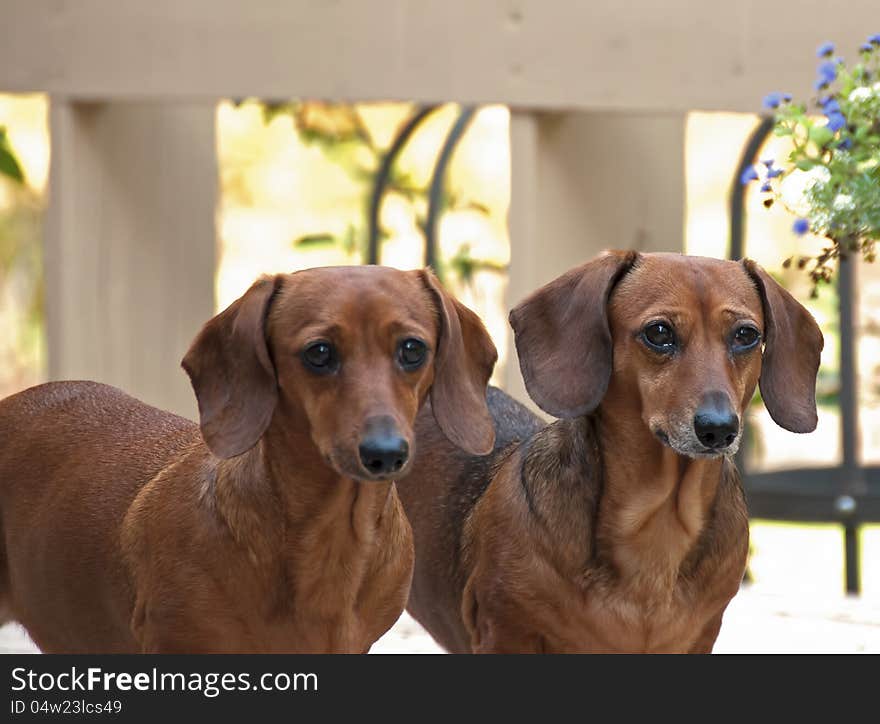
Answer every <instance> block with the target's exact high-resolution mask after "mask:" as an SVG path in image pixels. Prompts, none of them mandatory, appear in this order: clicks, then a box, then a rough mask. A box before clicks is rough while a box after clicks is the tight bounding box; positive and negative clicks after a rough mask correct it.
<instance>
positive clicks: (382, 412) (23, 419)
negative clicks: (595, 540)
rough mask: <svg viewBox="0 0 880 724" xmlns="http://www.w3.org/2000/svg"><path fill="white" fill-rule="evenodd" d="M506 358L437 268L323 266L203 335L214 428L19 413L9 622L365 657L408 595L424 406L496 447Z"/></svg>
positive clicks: (71, 641) (202, 392)
mask: <svg viewBox="0 0 880 724" xmlns="http://www.w3.org/2000/svg"><path fill="white" fill-rule="evenodd" d="M494 361H495V349H494V347H493V346H492V343H491V341H490V339H489V337H488V335H487V334H486V332H485V329H484V328H483V325H482V324H481V322H480V321H479V319H478V318H477V317H476V315H474V314H473V313H472V312H470V311H469V310H468V309H466V308H465V307H463V306H462V305H460V304H459V303H458V302H456V301H455V300H454V299H452V298H451V297H450V296H449V295H448V294H446V293H445V292H444V291H443V289H442V288H441V287H440V286H439V285H438V283H437V281H436V280H435V279H434V277H433V275H432V274H430V273H429V272H423V271H415V272H402V271H397V270H394V269H388V268H383V267H354V268H347V267H339V268H327V269H311V270H307V271H303V272H299V273H296V274H289V275H277V276H274V277H266V278H263V279H261V280H259V281H257V282H256V283H255V284H254V285H253V286H252V287H251V288H250V289H249V290H248V291H247V293H246V294H245V295H244V296H243V297H242V298H241V299H239V300H238V301H236V302H235V303H233V304H232V305H231V306H230V307H229V308H228V309H227V310H226V311H224V312H222V313H221V314H219V315H217V316H216V317H214V318H213V319H212V320H210V321H209V322H208V323H207V324H206V325H205V326H204V328H203V329H202V331H201V332H200V333H199V335H198V337H197V338H196V339H195V341H194V343H193V345H192V347H191V348H190V350H189V352H188V353H187V355H186V357H185V358H184V360H183V366H184V367H185V369H186V371H187V372H188V373H189V375H190V378H191V380H192V383H193V387H194V389H195V393H196V396H197V398H198V402H199V410H200V413H201V434H200V432H199V427H197V426H196V425H195V424H193V423H191V422H189V421H188V420H184V419H182V418H180V417H176V416H175V415H172V414H170V413H167V412H163V411H160V410H157V409H155V408H152V407H149V406H147V405H145V404H142V403H141V402H138V401H137V400H135V399H133V398H131V397H128V396H127V395H125V394H123V393H122V392H120V391H118V390H116V389H114V388H112V387H107V386H105V385H99V384H95V383H91V382H63V383H51V384H47V385H41V386H39V387H34V388H31V389H29V390H25V391H24V392H21V393H19V394H17V395H14V396H12V397H9V398H7V399H6V400H3V401H2V402H0V441H2V444H0V515H2V518H0V521H2V538H3V540H4V541H5V543H4V546H3V548H2V550H0V607H2V612H3V614H4V617H5V618H7V619H15V620H18V621H19V622H21V623H22V624H23V625H24V627H25V628H26V629H27V631H28V633H29V634H30V635H31V636H32V638H33V639H34V641H35V642H36V643H37V645H38V646H39V647H40V648H41V649H43V650H44V651H48V652H171V653H174V652H235V651H240V652H341V651H345V652H364V651H367V650H368V649H369V648H370V646H371V645H372V643H373V642H374V641H375V640H376V639H377V638H379V636H381V635H382V634H383V633H384V632H385V631H386V630H387V629H388V628H389V627H390V626H391V625H392V624H393V623H394V621H395V620H396V619H397V617H398V616H399V615H400V613H401V611H402V610H403V607H404V604H405V602H406V597H407V592H408V589H409V584H410V578H411V574H412V563H413V547H412V537H411V531H410V527H409V524H408V522H407V520H406V517H405V515H404V513H403V510H402V509H401V506H400V501H399V499H398V497H397V493H396V491H395V484H394V483H393V482H392V481H393V480H395V479H397V478H399V477H400V476H402V475H404V474H405V473H406V471H407V469H408V468H409V466H410V465H411V464H412V459H413V455H414V453H415V450H414V445H413V424H414V421H415V418H416V414H417V412H418V410H419V408H420V406H421V405H422V403H423V402H424V401H425V399H426V397H427V396H428V395H429V394H430V397H431V399H432V400H433V403H434V404H433V406H432V407H433V410H434V415H435V417H436V421H437V424H438V425H439V427H440V429H442V430H443V431H444V434H445V435H447V436H448V439H449V440H450V441H452V443H453V444H454V445H455V446H462V447H463V448H465V449H467V450H470V451H471V452H472V453H480V452H482V453H485V452H486V451H487V450H489V449H491V447H492V438H493V431H492V425H491V419H490V418H489V415H488V411H487V409H486V403H485V386H486V383H487V381H488V378H489V375H490V373H491V370H492V366H493V364H494Z"/></svg>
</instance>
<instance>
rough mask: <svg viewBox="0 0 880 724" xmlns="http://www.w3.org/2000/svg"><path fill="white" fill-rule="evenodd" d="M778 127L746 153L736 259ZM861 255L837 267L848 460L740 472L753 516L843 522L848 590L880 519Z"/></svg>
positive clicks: (734, 231) (736, 195)
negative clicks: (868, 412) (866, 452)
mask: <svg viewBox="0 0 880 724" xmlns="http://www.w3.org/2000/svg"><path fill="white" fill-rule="evenodd" d="M772 129H773V118H772V117H766V118H762V119H761V122H760V123H759V124H758V125H757V126H756V128H755V130H754V131H753V132H752V134H751V135H750V136H749V139H748V141H747V142H746V145H745V147H744V149H743V153H742V155H741V157H740V162H739V165H738V168H737V169H736V175H735V176H734V178H733V183H732V185H731V191H730V258H731V259H741V258H742V257H743V251H744V235H745V191H746V189H745V187H744V185H743V184H742V183H741V180H740V179H741V177H742V174H743V172H744V171H745V170H746V169H747V168H748V167H749V166H751V165H753V164H754V163H756V161H757V160H758V154H759V153H760V150H761V148H762V146H763V145H764V142H765V141H766V140H767V137H768V136H769V135H770V132H771V131H772ZM854 260H855V257H851V259H850V260H842V261H841V262H840V264H839V265H838V271H837V290H838V314H839V315H840V395H839V401H840V419H841V425H840V435H841V448H842V459H841V463H840V465H838V466H834V467H828V468H797V469H793V470H780V471H777V472H770V473H750V472H748V471H746V470H745V469H744V465H743V462H744V460H745V457H744V456H743V455H740V457H739V463H740V470H742V471H743V483H744V486H745V490H746V497H747V500H748V505H749V514H750V515H751V516H752V517H753V518H766V519H770V520H786V521H804V522H823V523H840V524H841V525H842V526H843V529H844V550H845V560H846V591H847V593H859V590H860V587H861V586H860V580H859V546H858V532H859V527H860V526H861V525H862V524H863V523H867V522H878V521H880V467H863V466H861V465H860V464H859V451H858V397H857V389H856V384H857V370H856V364H857V359H856V339H855V326H854V309H855V304H856V284H855V278H854V277H855V269H854Z"/></svg>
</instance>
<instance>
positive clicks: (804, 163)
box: [795, 158, 816, 171]
mask: <svg viewBox="0 0 880 724" xmlns="http://www.w3.org/2000/svg"><path fill="white" fill-rule="evenodd" d="M815 165H816V164H815V162H813V161H811V160H810V159H808V158H800V159H798V160H797V163H795V166H797V167H798V168H799V169H800V170H801V171H809V170H810V169H811V168H813V166H815Z"/></svg>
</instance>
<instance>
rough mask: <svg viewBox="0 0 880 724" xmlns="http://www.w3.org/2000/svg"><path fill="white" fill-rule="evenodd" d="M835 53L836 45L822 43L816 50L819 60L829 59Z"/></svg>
mask: <svg viewBox="0 0 880 724" xmlns="http://www.w3.org/2000/svg"><path fill="white" fill-rule="evenodd" d="M833 52H834V43H822V45H820V46H819V47H818V48H817V49H816V57H817V58H827V57H828V56H829V55H831V54H832V53H833Z"/></svg>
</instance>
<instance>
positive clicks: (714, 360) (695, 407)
mask: <svg viewBox="0 0 880 724" xmlns="http://www.w3.org/2000/svg"><path fill="white" fill-rule="evenodd" d="M510 321H511V325H512V326H513V329H514V333H515V336H516V348H517V352H518V354H519V360H520V367H521V369H522V373H523V377H524V379H525V383H526V388H527V390H528V392H529V394H530V395H531V396H532V398H533V399H534V400H535V402H536V403H537V404H538V405H539V406H540V407H541V408H542V409H543V410H545V411H546V412H548V413H550V414H551V415H554V416H556V417H577V416H580V415H585V414H588V413H590V412H592V411H593V410H595V409H596V408H597V407H599V406H600V405H601V404H603V401H607V403H606V404H610V403H611V402H612V400H613V403H614V406H615V409H616V410H626V412H627V413H628V414H633V415H638V416H640V417H641V419H642V421H643V422H644V424H645V425H646V426H647V428H648V429H649V430H650V431H651V432H652V433H653V434H654V435H655V436H656V437H657V438H659V439H660V440H661V441H662V442H663V443H665V444H666V445H668V446H669V447H671V448H672V449H673V450H675V451H676V452H678V453H679V454H681V455H686V456H689V457H705V456H718V455H731V454H733V453H734V452H735V451H736V449H737V448H738V446H739V442H740V439H741V436H742V419H743V412H744V410H745V408H746V406H747V405H748V403H749V401H750V400H751V397H752V395H753V393H754V390H755V386H756V385H757V384H759V382H760V387H761V394H762V396H763V398H764V402H765V404H766V406H767V409H768V411H769V412H770V415H771V416H772V418H773V419H774V420H775V421H776V423H777V424H779V425H780V426H782V427H784V428H786V429H787V430H791V431H793V432H809V431H811V430H813V429H815V427H816V397H815V385H816V374H817V371H818V368H819V356H820V353H821V351H822V346H823V339H822V333H821V332H820V330H819V328H818V326H817V325H816V322H815V320H814V319H813V317H812V316H811V315H810V313H809V312H808V311H807V310H806V309H804V307H803V306H801V304H799V303H798V302H797V300H795V299H794V297H792V296H791V295H790V294H789V293H788V292H787V291H785V289H783V288H782V287H781V286H780V285H779V284H777V283H776V282H775V281H774V280H773V279H772V278H771V277H770V276H769V275H768V274H767V273H766V272H765V271H764V270H763V269H761V267H759V266H758V265H757V264H755V263H754V262H752V261H749V260H746V261H743V262H733V261H722V260H717V259H707V258H702V257H688V256H683V255H680V254H637V253H635V252H610V253H607V254H604V255H602V256H600V257H598V258H597V259H595V260H593V261H591V262H589V263H587V264H585V265H583V266H581V267H578V268H576V269H573V270H571V271H569V272H567V273H566V274H564V275H562V276H561V277H559V278H558V279H556V280H554V281H552V282H550V283H549V284H547V285H546V286H544V287H542V288H541V289H539V290H538V291H537V292H535V293H534V294H532V295H531V296H530V297H528V298H527V299H526V300H525V301H523V302H522V303H521V304H520V305H519V306H517V307H516V308H515V309H514V310H513V311H512V312H511V315H510Z"/></svg>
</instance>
